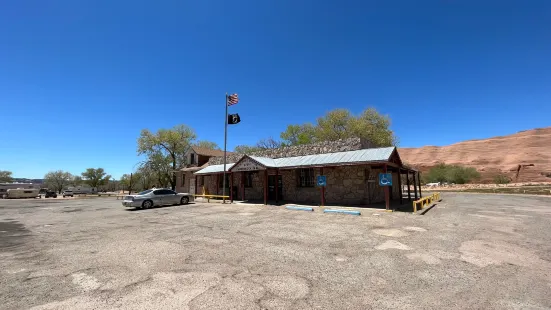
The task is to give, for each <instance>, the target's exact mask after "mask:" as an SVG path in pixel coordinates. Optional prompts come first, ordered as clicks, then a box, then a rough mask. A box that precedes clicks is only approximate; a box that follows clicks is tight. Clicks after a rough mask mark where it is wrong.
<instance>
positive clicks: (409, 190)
mask: <svg viewBox="0 0 551 310" xmlns="http://www.w3.org/2000/svg"><path fill="white" fill-rule="evenodd" d="M406 180H407V184H408V200H409V201H411V189H410V188H409V187H410V184H409V170H407V171H406Z"/></svg>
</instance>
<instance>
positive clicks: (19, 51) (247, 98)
mask: <svg viewBox="0 0 551 310" xmlns="http://www.w3.org/2000/svg"><path fill="white" fill-rule="evenodd" d="M550 30H551V1H548V0H531V1H520V0H519V1H465V0H461V1H455V0H439V1H411V0H403V1H368V0H363V1H362V0H358V1H347V0H341V1H319V0H301V1H297V0H293V1H288V0H266V1H258V0H254V1H253V0H246V1H222V0H217V1H214V0H212V1H211V0H203V1H135V0H134V1H126V0H118V1H112V0H79V1H75V0H51V1H39V0H35V1H29V0H4V1H2V2H1V3H0V115H1V118H2V121H1V125H0V137H1V139H0V141H1V144H0V170H11V171H13V172H14V175H15V176H16V177H32V178H41V177H43V175H44V174H45V173H46V172H47V171H50V170H57V169H63V170H67V171H70V172H72V173H75V174H79V173H80V172H82V171H84V170H85V168H87V167H104V168H105V169H106V171H107V172H108V173H110V174H112V175H113V176H115V177H119V176H120V175H121V174H123V173H127V172H130V171H131V170H132V167H133V166H134V164H135V163H136V162H137V161H138V157H137V156H136V139H137V137H138V136H139V133H140V130H141V129H142V128H149V129H150V130H157V129H158V128H168V127H172V126H174V125H176V124H180V123H185V124H187V125H189V126H191V127H193V128H194V129H195V130H196V131H197V134H198V136H199V137H200V138H201V139H206V140H212V141H215V142H217V143H218V144H219V145H223V139H224V138H223V130H224V128H223V127H224V126H223V117H224V94H225V92H232V93H233V92H237V93H239V95H240V98H241V101H240V103H239V104H238V105H236V106H233V107H232V108H231V109H230V110H231V112H234V113H235V112H237V113H239V114H240V115H241V119H242V123H241V124H239V125H236V126H232V127H231V128H230V132H229V142H228V147H229V149H232V148H233V147H234V146H235V145H237V144H252V143H255V142H256V141H257V140H258V139H260V138H265V137H269V136H274V137H278V136H279V133H280V132H281V131H282V130H284V129H285V127H286V125H287V124H290V123H303V122H307V121H315V119H316V118H317V117H318V116H320V115H322V114H324V113H325V112H327V111H329V110H331V109H334V108H348V109H350V110H352V111H353V112H354V113H358V112H360V111H361V110H363V109H364V108H366V107H369V106H373V107H375V108H377V109H378V110H379V111H380V112H381V113H384V114H388V115H389V116H390V117H391V118H392V122H393V123H392V129H393V130H394V131H395V132H396V135H397V136H398V137H399V139H400V145H401V146H404V147H405V146H423V145H447V144H451V143H454V142H458V141H461V140H466V139H473V138H484V137H490V136H495V135H505V134H511V133H514V132H517V131H519V130H524V129H530V128H534V127H546V126H549V125H551V32H550Z"/></svg>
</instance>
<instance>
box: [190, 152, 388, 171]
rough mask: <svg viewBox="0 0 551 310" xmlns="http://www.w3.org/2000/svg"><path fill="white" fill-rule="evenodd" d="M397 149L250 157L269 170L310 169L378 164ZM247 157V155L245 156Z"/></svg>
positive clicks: (212, 168) (215, 167)
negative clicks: (314, 167)
mask: <svg viewBox="0 0 551 310" xmlns="http://www.w3.org/2000/svg"><path fill="white" fill-rule="evenodd" d="M395 149H396V147H393V146H392V147H383V148H373V149H363V150H357V151H347V152H337V153H327V154H316V155H304V156H295V157H284V158H275V159H272V158H267V157H256V156H249V157H250V158H252V159H253V160H256V161H257V162H258V163H260V164H262V165H263V166H265V167H268V168H292V167H309V166H324V165H337V164H347V163H364V162H377V161H388V160H389V159H390V156H391V155H392V152H394V150H395ZM245 156H247V155H245ZM233 165H234V164H233V163H231V164H227V167H226V171H227V170H229V169H230V168H231V167H232V166H233ZM219 172H223V165H213V166H208V167H206V168H205V169H202V170H200V171H198V172H196V174H210V173H219Z"/></svg>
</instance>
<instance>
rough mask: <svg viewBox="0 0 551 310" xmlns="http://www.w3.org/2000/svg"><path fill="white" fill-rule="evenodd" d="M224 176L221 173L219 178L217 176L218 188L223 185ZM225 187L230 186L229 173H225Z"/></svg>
mask: <svg viewBox="0 0 551 310" xmlns="http://www.w3.org/2000/svg"><path fill="white" fill-rule="evenodd" d="M223 182H224V177H223V175H221V176H220V177H219V178H218V187H219V188H222V186H223V185H224V183H223ZM226 188H230V174H226Z"/></svg>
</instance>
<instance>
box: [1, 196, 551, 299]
mask: <svg viewBox="0 0 551 310" xmlns="http://www.w3.org/2000/svg"><path fill="white" fill-rule="evenodd" d="M443 198H444V201H443V202H441V203H439V204H438V205H437V206H436V207H435V208H433V209H432V210H430V211H429V212H428V213H427V214H426V215H413V214H410V213H401V212H394V213H386V212H382V211H374V210H364V211H363V212H362V216H352V215H335V214H323V213H321V212H313V213H312V212H304V211H290V210H286V209H285V208H283V207H273V206H249V205H231V206H230V205H221V204H201V203H196V204H189V205H185V206H174V207H163V208H154V209H148V210H138V211H129V210H125V209H123V208H122V207H121V205H120V201H117V200H115V198H114V197H111V198H95V199H56V200H45V199H41V200H38V199H37V200H33V199H30V200H0V308H1V309H29V308H31V309H118V308H122V309H549V308H551V298H550V296H551V295H550V292H551V199H550V198H547V197H520V196H503V195H481V194H453V193H449V194H444V196H443Z"/></svg>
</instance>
